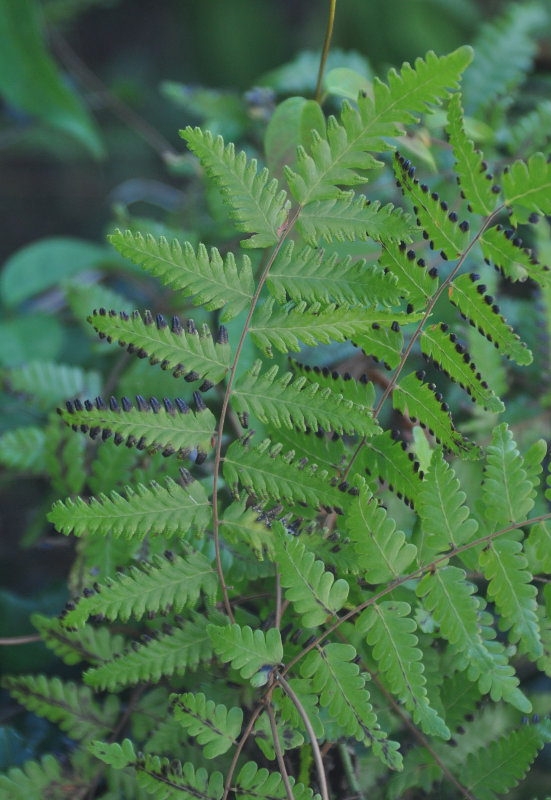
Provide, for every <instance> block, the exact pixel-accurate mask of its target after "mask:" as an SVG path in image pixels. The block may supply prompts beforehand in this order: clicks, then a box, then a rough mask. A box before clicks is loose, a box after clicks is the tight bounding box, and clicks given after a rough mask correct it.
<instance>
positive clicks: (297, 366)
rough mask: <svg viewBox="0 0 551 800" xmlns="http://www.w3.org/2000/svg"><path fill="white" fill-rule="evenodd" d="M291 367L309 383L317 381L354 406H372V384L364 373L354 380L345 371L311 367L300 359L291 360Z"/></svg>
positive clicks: (373, 393) (373, 399) (373, 392)
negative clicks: (342, 372) (342, 373)
mask: <svg viewBox="0 0 551 800" xmlns="http://www.w3.org/2000/svg"><path fill="white" fill-rule="evenodd" d="M291 367H292V368H293V371H294V372H298V373H300V374H301V375H304V376H305V377H306V378H308V381H310V383H317V384H319V386H320V387H321V388H322V389H330V390H331V393H334V394H340V395H342V396H343V397H344V399H345V400H348V401H349V402H351V403H353V404H354V406H358V407H359V408H372V406H373V404H374V402H375V389H374V386H373V384H372V383H371V382H370V381H369V379H368V377H367V375H365V374H364V375H362V376H360V379H359V380H354V379H353V378H352V376H351V375H350V374H349V373H347V372H345V374H344V375H341V374H340V373H338V372H337V370H330V369H329V367H317V366H315V367H311V366H310V365H309V364H301V363H300V361H291Z"/></svg>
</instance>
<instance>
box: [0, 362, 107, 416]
mask: <svg viewBox="0 0 551 800" xmlns="http://www.w3.org/2000/svg"><path fill="white" fill-rule="evenodd" d="M5 381H6V383H7V385H8V388H9V389H10V391H12V392H16V393H18V394H19V393H21V394H23V395H25V396H26V397H27V398H29V399H32V402H33V405H35V406H37V407H38V408H41V409H43V410H45V411H51V410H52V408H55V406H56V404H57V403H61V402H63V400H65V398H67V397H77V396H78V395H85V396H90V395H91V396H92V397H93V396H94V395H96V394H97V393H98V392H99V389H100V376H99V373H98V372H95V371H91V372H85V371H84V370H83V369H81V367H73V366H69V365H68V364H56V363H54V362H53V361H29V362H27V363H26V364H23V365H22V366H20V367H13V368H12V369H9V370H6V373H5Z"/></svg>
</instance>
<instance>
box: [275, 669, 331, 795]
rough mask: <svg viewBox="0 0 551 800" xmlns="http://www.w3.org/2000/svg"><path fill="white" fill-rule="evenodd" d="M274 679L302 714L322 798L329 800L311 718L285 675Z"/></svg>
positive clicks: (276, 676) (279, 674) (276, 674)
mask: <svg viewBox="0 0 551 800" xmlns="http://www.w3.org/2000/svg"><path fill="white" fill-rule="evenodd" d="M274 678H275V680H276V682H277V683H279V684H281V687H282V689H283V691H284V692H285V694H286V695H287V696H288V697H289V699H290V700H291V701H292V703H293V705H294V706H295V708H296V710H297V711H298V713H299V714H300V717H301V719H302V721H303V722H304V727H305V728H306V731H307V733H308V736H309V738H310V744H311V745H312V753H313V755H314V762H315V764H316V769H317V772H318V780H319V785H320V792H321V797H322V800H329V790H328V788H327V778H326V777H325V769H324V767H323V758H322V757H321V752H320V748H319V744H318V740H317V738H316V734H315V732H314V729H313V727H312V723H311V722H310V718H309V717H308V714H307V713H306V711H305V709H304V706H303V705H302V703H301V702H300V700H299V699H298V697H297V696H296V694H295V693H294V691H293V690H292V689H291V687H290V686H289V684H288V683H287V681H286V680H285V678H284V677H283V675H281V673H279V672H276V673H275V675H274Z"/></svg>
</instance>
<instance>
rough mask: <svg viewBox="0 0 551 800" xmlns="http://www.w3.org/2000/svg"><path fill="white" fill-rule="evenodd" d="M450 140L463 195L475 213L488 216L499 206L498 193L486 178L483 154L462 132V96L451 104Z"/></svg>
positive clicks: (449, 109)
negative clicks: (497, 203) (497, 204)
mask: <svg viewBox="0 0 551 800" xmlns="http://www.w3.org/2000/svg"><path fill="white" fill-rule="evenodd" d="M446 130H447V132H448V136H449V141H450V144H451V146H452V147H453V155H454V157H455V173H456V175H457V179H458V183H459V185H460V186H461V192H462V196H463V197H464V198H465V200H466V201H467V202H468V204H469V206H470V208H471V210H472V211H473V213H475V214H481V215H482V216H487V215H488V214H491V213H492V211H493V210H494V208H495V206H496V193H495V192H493V191H492V188H493V183H492V181H491V180H487V178H486V165H485V163H483V160H482V153H481V152H480V151H479V150H475V147H474V144H473V143H472V142H471V140H470V139H468V138H467V136H466V134H465V131H464V129H463V108H462V106H461V95H460V94H459V93H457V94H454V95H452V96H451V98H450V102H449V104H448V127H447V129H446Z"/></svg>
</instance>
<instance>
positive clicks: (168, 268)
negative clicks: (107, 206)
mask: <svg viewBox="0 0 551 800" xmlns="http://www.w3.org/2000/svg"><path fill="white" fill-rule="evenodd" d="M108 239H109V241H110V242H111V244H112V245H113V246H114V247H115V248H116V249H117V250H118V251H119V253H120V254H121V255H123V256H125V258H130V259H131V260H132V261H133V262H134V263H135V264H140V266H141V267H142V268H143V269H145V270H147V271H148V272H150V273H151V274H152V275H154V276H155V277H157V278H159V279H160V281H161V282H162V283H163V285H164V286H170V288H171V289H174V290H175V291H179V292H182V296H183V297H190V296H193V295H195V296H194V297H193V301H192V302H193V304H194V305H204V306H205V308H206V309H207V311H213V310H215V309H217V308H222V307H224V311H223V312H222V314H221V316H220V320H221V322H227V321H228V320H230V319H232V318H233V317H235V316H236V315H237V314H239V312H240V311H242V310H243V309H244V308H247V307H248V306H249V305H250V303H251V300H252V295H253V292H254V278H253V272H252V266H251V261H250V259H249V258H248V256H243V257H242V261H241V266H240V268H238V266H237V264H236V261H235V256H234V255H233V254H232V253H228V254H227V255H226V257H225V259H223V258H222V256H221V255H220V253H219V252H218V250H217V249H216V248H215V247H213V248H212V250H211V253H210V258H209V254H208V251H207V248H206V247H205V245H203V244H200V245H199V247H198V249H197V252H195V250H194V249H193V247H192V245H191V244H190V243H189V242H184V244H183V245H181V244H180V243H179V242H178V241H176V240H174V241H173V242H171V243H169V242H168V241H167V240H166V239H165V238H164V237H162V236H161V238H160V239H159V240H156V239H154V238H153V236H151V235H147V236H145V237H143V236H142V235H141V234H140V233H136V234H134V233H132V231H125V232H124V233H122V232H121V231H119V230H117V231H115V233H113V234H111V236H109V237H108Z"/></svg>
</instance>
